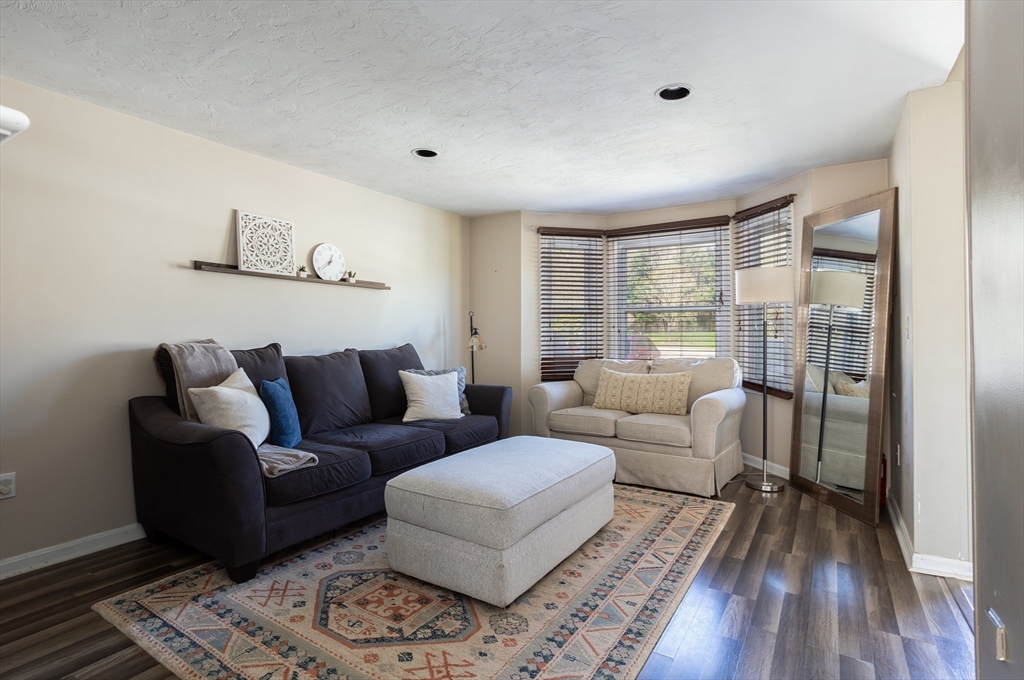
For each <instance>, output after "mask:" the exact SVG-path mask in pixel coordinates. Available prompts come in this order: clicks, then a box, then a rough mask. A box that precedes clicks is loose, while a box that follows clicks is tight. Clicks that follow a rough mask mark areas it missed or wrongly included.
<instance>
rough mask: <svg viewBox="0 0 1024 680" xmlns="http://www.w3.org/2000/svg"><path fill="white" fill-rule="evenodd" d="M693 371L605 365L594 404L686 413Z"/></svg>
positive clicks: (620, 408)
mask: <svg viewBox="0 0 1024 680" xmlns="http://www.w3.org/2000/svg"><path fill="white" fill-rule="evenodd" d="M692 375H693V374H692V373H691V372H689V371H687V372H685V373H667V374H665V375H643V374H635V373H618V372H617V371H610V370H608V369H607V368H602V369H601V381H600V382H599V383H598V385H597V395H596V396H595V397H594V408H606V409H615V410H617V411H628V412H629V413H667V414H669V415H674V416H685V415H686V393H687V392H688V391H689V389H690V378H691V376H692Z"/></svg>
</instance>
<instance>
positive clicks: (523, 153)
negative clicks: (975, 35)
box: [0, 0, 963, 215]
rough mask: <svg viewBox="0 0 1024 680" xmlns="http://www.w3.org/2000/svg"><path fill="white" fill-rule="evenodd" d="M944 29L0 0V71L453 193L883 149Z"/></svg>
mask: <svg viewBox="0 0 1024 680" xmlns="http://www.w3.org/2000/svg"><path fill="white" fill-rule="evenodd" d="M962 42H963V3H962V2H959V1H957V2H924V1H919V2H902V1H897V2H869V1H864V0H855V1H853V2H764V1H762V2H697V3H695V2H682V1H677V2H559V3H555V2H538V3H533V2H348V3H328V2H297V1H295V2H214V1H210V0H208V1H206V2H188V3H185V2H131V3H112V2H12V1H10V0H3V1H2V3H0V72H2V73H3V74H4V75H7V76H10V77H12V78H15V79H18V80H22V81H25V82H28V83H32V84H35V85H38V86H41V87H44V88H47V89H50V90H54V91H57V92H61V93H64V94H67V95H70V96H72V97H77V98H79V99H83V100H85V101H89V102H93V103H95V104H99V105H101V106H105V107H108V108H111V109H115V110H118V111H123V112H125V113H129V114H131V115H134V116H138V117H140V118H144V119H147V120H151V121H154V122H157V123H161V124H163V125H167V126H169V127H172V128H175V129H178V130H182V131H184V132H188V133H191V134H194V135H198V136H200V137H204V138H206V139H211V140H214V141H217V142H221V143H223V144H227V145H230V146H233V147H237V148H240V149H244V150H247V151H251V152H253V153H256V154H259V155H261V156H266V157H268V158H273V159H276V160H280V161H284V162H286V163H290V164H293V165H296V166H299V167H302V168H306V169H308V170H312V171H315V172H319V173H323V174H325V175H329V176H331V177H336V178H338V179H343V180H346V181H349V182H353V183H355V184H359V185H362V186H365V187H370V188H372V189H377V190H379V191H383V192H386V193H388V194H393V195H396V196H401V197H403V198H407V199H410V200H413V201H417V202H420V203H425V204H427V205H432V206H436V207H438V208H443V209H445V210H450V211H453V212H456V213H460V214H463V215H479V214H485V213H492V212H500V211H505V210H536V211H571V212H597V213H610V212H619V211H625V210H638V209H645V208H658V207H664V206H669V205H678V204H683V203H693V202H699V201H710V200H717V199H722V198H733V197H736V196H739V195H742V194H744V193H747V192H749V191H751V190H754V189H757V188H760V187H763V186H765V185H767V184H770V183H772V182H774V181H777V180H780V179H783V178H785V177H789V176H791V175H793V174H795V173H798V172H801V171H803V170H806V169H808V168H811V167H817V166H822V165H830V164H835V163H844V162H852V161H859V160H866V159H873V158H881V157H883V156H885V155H886V151H887V147H888V143H889V139H890V138H891V136H892V134H893V132H894V131H895V128H896V124H897V121H898V118H899V114H900V110H901V108H902V104H903V100H904V97H905V95H906V94H907V92H908V91H910V90H914V89H917V88H921V87H926V86H930V85H936V84H939V83H941V82H943V80H944V79H945V77H946V74H947V73H948V71H949V69H950V67H951V66H952V65H953V62H954V60H955V59H956V56H957V53H958V51H959V49H960V46H961V44H962ZM677 82H682V83H686V84H688V85H690V86H691V87H692V88H693V95H692V96H691V97H690V98H688V99H686V100H683V101H679V102H665V101H662V100H660V99H658V98H656V97H655V96H654V95H655V91H656V90H657V89H658V88H659V87H660V86H663V85H666V84H669V83H677ZM26 113H27V114H28V115H29V116H30V117H31V115H32V112H31V111H26ZM26 134H31V130H30V131H29V132H28V133H26ZM414 147H430V148H433V149H437V150H438V151H439V152H440V156H439V157H437V158H435V159H431V160H425V159H419V158H415V157H413V156H412V155H411V154H410V150H411V149H413V148H414Z"/></svg>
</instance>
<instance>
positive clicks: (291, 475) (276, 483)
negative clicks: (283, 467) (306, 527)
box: [264, 439, 371, 506]
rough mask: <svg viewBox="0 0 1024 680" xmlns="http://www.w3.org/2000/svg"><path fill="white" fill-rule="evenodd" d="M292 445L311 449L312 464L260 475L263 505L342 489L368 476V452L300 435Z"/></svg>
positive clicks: (273, 504)
mask: <svg viewBox="0 0 1024 680" xmlns="http://www.w3.org/2000/svg"><path fill="white" fill-rule="evenodd" d="M294 448H296V449H299V450H301V451H309V452H310V453H315V454H316V456H317V458H318V459H319V461H318V462H317V464H316V465H315V466H313V467H307V468H300V469H298V470H293V471H291V472H286V473H285V474H283V475H281V476H280V477H268V478H265V479H264V485H265V488H266V490H267V505H269V506H279V505H287V504H288V503H294V502H295V501H301V500H305V499H306V498H313V497H314V496H320V495H322V494H325V493H330V492H332V491H337V490H339V489H344V488H346V487H349V486H352V485H353V484H358V483H359V482H361V481H363V480H364V479H369V477H370V471H371V468H370V456H369V455H368V454H367V453H366V451H359V450H357V449H350V448H345V447H341V446H331V445H329V444H322V443H320V442H314V441H310V440H308V439H304V440H302V441H301V442H299V443H298V444H297V445H296V446H295V447H294Z"/></svg>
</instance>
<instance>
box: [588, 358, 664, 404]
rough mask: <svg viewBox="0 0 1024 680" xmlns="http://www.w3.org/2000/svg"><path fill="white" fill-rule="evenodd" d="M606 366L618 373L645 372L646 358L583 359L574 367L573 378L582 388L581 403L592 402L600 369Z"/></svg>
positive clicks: (599, 377)
mask: <svg viewBox="0 0 1024 680" xmlns="http://www.w3.org/2000/svg"><path fill="white" fill-rule="evenodd" d="M602 368H607V369H608V370H611V371H617V372H618V373H642V374H646V373H647V360H646V359H585V360H583V361H581V362H580V365H579V366H578V367H576V373H575V374H573V380H575V381H576V382H578V383H579V385H580V387H582V388H583V405H584V406H590V405H592V404H593V403H594V396H595V395H596V394H597V387H598V385H599V384H600V383H601V369H602Z"/></svg>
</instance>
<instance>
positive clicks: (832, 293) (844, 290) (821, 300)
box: [811, 269, 868, 309]
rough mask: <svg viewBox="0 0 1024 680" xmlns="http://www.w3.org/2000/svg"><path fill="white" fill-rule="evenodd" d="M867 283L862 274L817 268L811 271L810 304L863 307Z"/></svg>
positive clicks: (865, 277) (866, 278)
mask: <svg viewBox="0 0 1024 680" xmlns="http://www.w3.org/2000/svg"><path fill="white" fill-rule="evenodd" d="M867 285H868V277H867V276H865V275H864V274H858V273H857V272H841V271H835V270H832V269H819V270H817V271H814V272H811V304H812V305H839V306H840V307H851V308H853V309H863V308H864V289H865V288H867Z"/></svg>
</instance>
